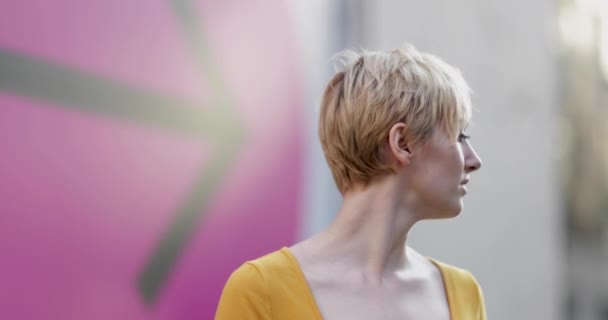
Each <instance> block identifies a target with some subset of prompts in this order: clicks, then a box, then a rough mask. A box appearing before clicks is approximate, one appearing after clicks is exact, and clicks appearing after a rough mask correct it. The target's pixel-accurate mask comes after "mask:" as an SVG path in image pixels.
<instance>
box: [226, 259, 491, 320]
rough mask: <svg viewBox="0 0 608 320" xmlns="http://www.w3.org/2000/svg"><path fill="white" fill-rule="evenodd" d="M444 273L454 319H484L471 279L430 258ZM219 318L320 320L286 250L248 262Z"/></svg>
mask: <svg viewBox="0 0 608 320" xmlns="http://www.w3.org/2000/svg"><path fill="white" fill-rule="evenodd" d="M430 260H431V262H433V263H434V264H435V265H436V266H437V267H438V268H439V270H440V272H441V275H442V277H443V284H444V287H445V290H446V295H447V299H448V304H449V307H450V318H451V320H486V314H485V307H484V303H483V294H482V292H481V288H480V287H479V285H478V284H477V281H476V280H475V278H474V277H473V275H472V274H471V273H470V272H468V271H465V270H462V269H459V268H456V267H453V266H450V265H447V264H444V263H441V262H438V261H436V260H434V259H430ZM215 319H216V320H237V319H247V320H255V319H281V320H282V319H289V320H300V319H301V320H311V319H316V320H321V319H323V317H322V316H321V312H320V311H319V308H318V307H317V305H316V303H315V300H314V297H313V295H312V293H311V290H310V288H309V287H308V283H307V282H306V279H305V278H304V274H303V273H302V270H301V269H300V266H299V264H298V262H297V260H296V259H295V257H294V256H293V255H292V253H291V251H289V249H288V248H282V249H281V250H278V251H275V252H273V253H270V254H268V255H266V256H264V257H261V258H258V259H256V260H253V261H248V262H246V263H244V264H243V265H242V266H241V267H239V268H238V269H237V270H236V271H234V272H233V273H232V275H231V276H230V278H229V279H228V281H227V283H226V285H225V287H224V290H223V292H222V296H221V298H220V302H219V306H218V308H217V311H216V314H215Z"/></svg>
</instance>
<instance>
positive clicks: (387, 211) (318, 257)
mask: <svg viewBox="0 0 608 320" xmlns="http://www.w3.org/2000/svg"><path fill="white" fill-rule="evenodd" d="M402 125H403V124H396V125H394V126H393V127H392V128H391V130H390V133H389V137H388V141H387V146H386V155H387V157H388V158H389V159H390V160H389V161H392V163H394V165H395V168H396V173H395V174H391V175H388V176H384V177H382V178H380V179H376V180H375V181H373V182H372V183H370V184H368V185H366V186H362V185H356V186H354V187H353V188H351V189H350V190H349V191H348V192H346V193H345V194H344V195H343V196H344V201H343V204H342V207H341V208H340V210H339V212H338V214H337V217H336V219H335V220H334V222H333V223H332V224H331V225H330V226H329V227H328V228H327V229H326V230H324V231H322V232H321V233H319V234H317V235H315V236H313V237H312V238H310V239H307V240H305V241H302V242H300V243H298V244H296V245H294V246H292V247H291V248H290V250H291V252H292V253H293V255H294V256H295V257H296V259H297V260H298V262H299V264H300V267H301V268H302V271H303V273H304V275H305V277H306V280H307V282H308V284H309V287H310V288H311V291H312V294H313V296H314V299H315V301H316V303H317V306H318V308H319V311H320V312H321V314H322V315H323V317H324V319H330V320H331V319H387V320H390V319H425V320H435V319H437V320H445V319H450V313H449V306H448V301H447V297H446V294H445V288H444V285H443V279H442V276H441V273H440V272H439V270H438V269H437V267H436V266H435V265H434V264H433V263H432V262H430V261H429V260H428V259H427V258H425V257H424V256H422V255H420V254H419V253H417V252H416V251H415V250H413V249H411V248H410V247H408V246H407V235H408V233H409V231H410V229H411V228H412V226H413V225H414V224H415V223H416V222H418V221H420V220H424V219H437V218H449V217H454V216H456V215H458V214H459V213H460V212H461V211H462V197H463V196H464V195H465V194H466V188H465V187H464V185H465V184H466V183H467V182H468V179H469V174H470V173H471V172H473V171H476V170H478V169H479V167H480V166H481V161H480V159H479V157H478V156H477V154H476V153H475V151H474V150H473V148H472V147H471V145H470V144H469V142H468V141H467V140H466V137H465V136H460V137H459V139H458V141H451V140H450V139H448V137H447V134H445V133H444V132H443V131H441V130H436V131H435V133H434V134H433V136H432V137H431V138H430V140H429V141H428V142H426V143H421V144H418V145H408V144H407V143H406V139H405V137H404V136H402V134H401V132H403V126H402Z"/></svg>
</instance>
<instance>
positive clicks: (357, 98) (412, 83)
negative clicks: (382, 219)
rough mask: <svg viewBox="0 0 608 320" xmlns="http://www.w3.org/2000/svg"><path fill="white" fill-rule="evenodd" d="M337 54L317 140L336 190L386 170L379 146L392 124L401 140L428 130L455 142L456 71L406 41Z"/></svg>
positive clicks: (461, 115)
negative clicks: (375, 49)
mask: <svg viewBox="0 0 608 320" xmlns="http://www.w3.org/2000/svg"><path fill="white" fill-rule="evenodd" d="M340 58H341V62H342V68H341V71H338V72H337V73H336V74H335V75H334V76H333V78H332V79H331V80H330V81H329V83H328V85H327V87H326V88H325V92H324V94H323V99H322V102H321V110H320V117H319V138H320V140H321V146H322V147H323V152H324V154H325V158H326V160H327V162H328V164H329V167H330V169H331V171H332V175H333V177H334V180H335V182H336V185H337V186H338V189H339V190H340V192H341V193H343V194H344V192H346V191H348V190H349V189H350V188H351V187H352V185H353V184H354V183H363V184H368V183H369V182H370V181H371V180H372V179H373V178H374V177H377V176H381V175H385V174H389V173H393V172H394V169H393V168H392V167H390V166H389V165H388V164H387V163H385V161H383V158H382V152H381V150H382V148H383V146H384V145H385V144H386V143H387V142H388V133H389V130H390V128H391V127H392V126H393V125H394V124H395V123H398V122H403V123H404V124H405V127H406V128H405V131H406V132H404V134H405V136H406V137H407V138H408V143H417V142H425V141H426V140H427V139H428V138H429V137H430V136H431V134H432V133H433V130H434V129H435V128H440V129H443V130H445V132H446V133H447V134H448V136H449V138H450V139H454V140H455V139H457V136H458V135H459V134H460V131H461V130H463V128H464V127H466V125H467V123H468V121H469V119H470V117H471V99H470V89H469V86H468V84H467V83H466V81H465V80H464V78H463V77H462V75H461V73H460V72H459V71H458V70H457V69H455V68H453V67H451V66H450V65H448V64H447V63H445V62H443V61H442V60H440V59H439V58H437V57H435V56H433V55H430V54H426V53H422V52H420V51H418V50H417V49H416V48H414V47H413V46H411V45H409V44H406V45H404V46H403V47H401V48H399V49H396V50H393V51H391V52H371V51H362V52H361V53H356V52H354V51H345V52H343V53H342V54H340Z"/></svg>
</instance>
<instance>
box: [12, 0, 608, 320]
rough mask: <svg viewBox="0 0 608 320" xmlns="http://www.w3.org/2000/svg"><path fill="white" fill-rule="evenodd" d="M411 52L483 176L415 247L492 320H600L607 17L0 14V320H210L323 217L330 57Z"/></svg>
mask: <svg viewBox="0 0 608 320" xmlns="http://www.w3.org/2000/svg"><path fill="white" fill-rule="evenodd" d="M406 41H407V42H410V43H412V44H413V45H415V46H416V47H418V48H419V49H421V50H424V51H429V52H432V53H434V54H436V55H438V56H440V57H441V58H443V59H444V60H445V61H447V62H448V63H450V64H452V65H454V66H456V67H458V68H460V69H461V71H462V72H463V74H464V76H465V78H466V79H467V80H468V81H469V82H470V85H471V87H472V88H473V90H474V97H473V101H474V104H475V113H474V119H473V124H472V127H471V135H472V136H473V140H472V143H473V144H474V146H475V147H476V149H477V151H478V153H479V154H480V156H481V157H482V159H483V161H484V167H483V170H481V171H479V172H478V173H476V174H475V175H474V176H473V179H472V181H471V184H470V185H471V187H470V191H471V192H470V193H469V195H468V196H467V200H466V204H465V211H464V212H463V214H462V215H461V216H460V217H458V218H457V219H453V220H449V221H433V222H422V223H420V224H419V225H418V226H416V228H415V229H414V231H413V235H412V236H411V244H412V246H414V247H415V248H417V249H418V250H419V251H421V252H423V253H424V254H426V255H429V256H433V257H435V258H437V259H439V260H442V261H445V262H448V263H451V264H455V265H458V266H461V267H463V268H466V269H469V270H471V271H472V272H473V273H474V274H475V276H476V277H477V279H478V280H479V282H480V283H481V285H482V288H483V290H484V293H485V298H486V307H487V312H488V318H489V319H496V320H506V319H580V320H599V319H608V125H607V123H608V122H607V120H608V119H607V118H608V107H607V106H608V2H606V1H605V0H540V1H524V0H512V1H497V0H490V1H486V0H462V1H446V0H433V1H428V0H427V1H421V0H416V1H397V0H391V1H389V0H376V1H364V0H331V1H321V0H307V1H301V0H300V1H297V0H284V1H277V0H265V1H258V0H250V1H234V0H228V1H212V0H167V1H142V0H131V1H118V0H105V1H98V0H95V1H86V2H85V1H76V0H55V1H41V0H20V1H10V0H5V1H2V3H1V4H0V150H2V152H1V153H0V252H1V254H2V257H1V258H0V318H2V319H65V320H72V319H135V320H136V319H212V318H213V315H214V312H215V308H216V306H217V302H218V299H219V296H220V293H221V290H222V287H223V284H224V282H225V281H226V279H227V278H228V276H229V275H230V273H231V272H232V271H233V270H234V269H235V268H237V267H238V266H239V265H240V264H242V263H243V262H244V261H245V260H248V259H253V258H256V257H258V256H261V255H263V254H265V253H268V252H271V251H274V250H276V249H278V248H280V247H282V246H289V245H291V244H293V243H294V242H297V241H298V240H301V239H303V238H305V237H307V236H309V235H311V234H313V233H315V232H317V231H319V230H321V229H322V228H324V227H325V226H326V225H327V224H328V223H329V222H330V221H331V220H332V218H333V217H334V214H335V212H336V211H337V209H338V207H339V206H340V202H341V198H340V195H339V193H338V192H337V189H336V187H335V185H334V183H333V180H332V178H331V174H330V172H329V169H328V168H327V165H326V164H325V160H324V158H323V154H322V151H321V148H320V146H319V143H318V139H317V135H316V130H317V111H318V105H319V102H320V96H321V93H322V90H323V87H324V85H325V83H326V81H327V80H328V79H329V77H330V76H331V75H332V73H333V71H334V69H333V67H332V64H331V61H330V58H331V56H332V55H333V54H334V53H335V52H337V51H340V50H342V49H346V48H353V49H358V48H367V49H373V50H389V49H393V48H396V47H398V46H400V45H402V44H403V43H405V42H406Z"/></svg>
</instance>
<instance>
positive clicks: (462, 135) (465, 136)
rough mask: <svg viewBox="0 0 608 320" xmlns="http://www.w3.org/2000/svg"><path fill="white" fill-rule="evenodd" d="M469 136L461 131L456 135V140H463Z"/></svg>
mask: <svg viewBox="0 0 608 320" xmlns="http://www.w3.org/2000/svg"><path fill="white" fill-rule="evenodd" d="M469 138H471V137H470V136H468V135H466V134H464V133H461V134H459V135H458V142H464V141H465V140H467V139H469Z"/></svg>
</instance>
